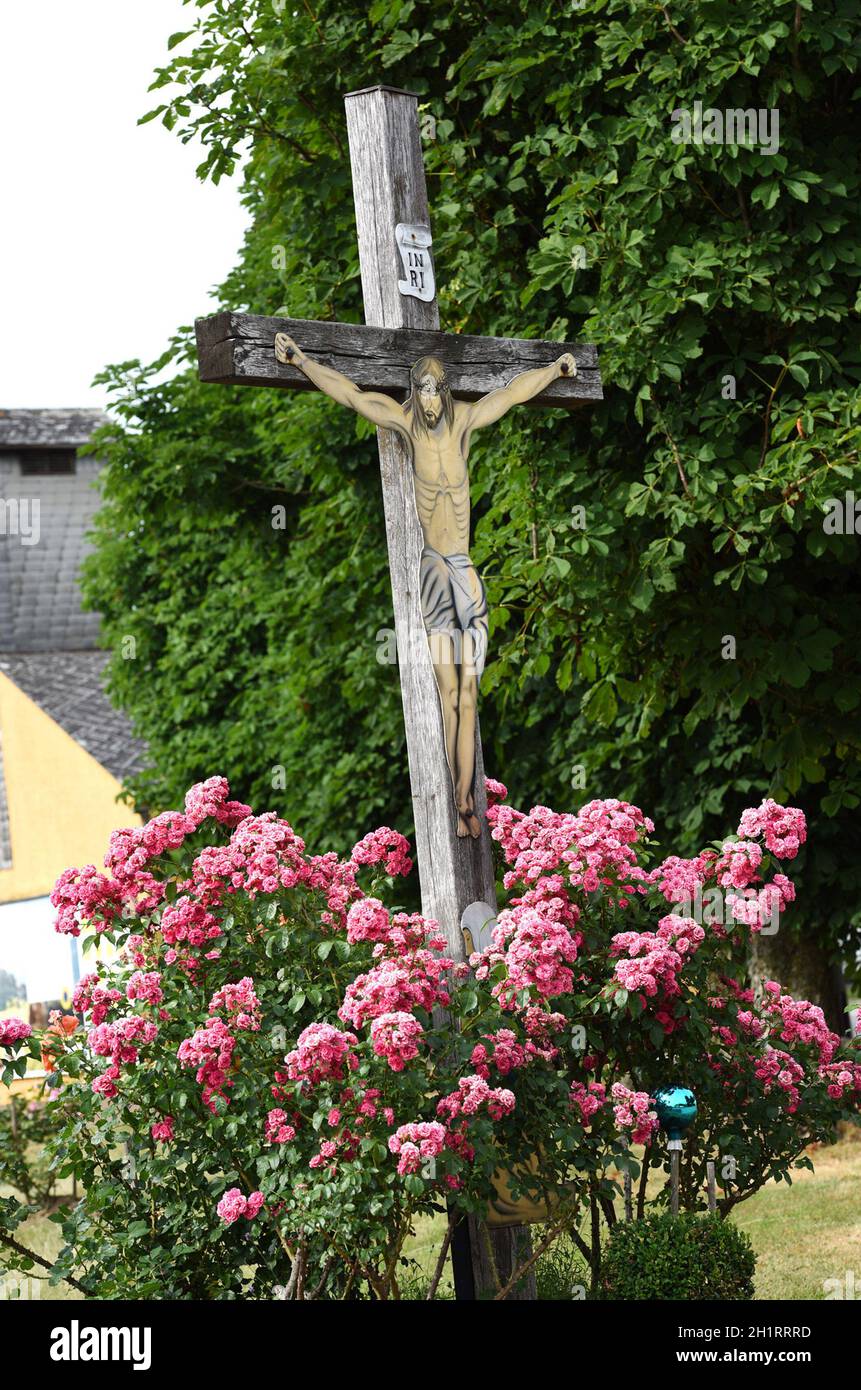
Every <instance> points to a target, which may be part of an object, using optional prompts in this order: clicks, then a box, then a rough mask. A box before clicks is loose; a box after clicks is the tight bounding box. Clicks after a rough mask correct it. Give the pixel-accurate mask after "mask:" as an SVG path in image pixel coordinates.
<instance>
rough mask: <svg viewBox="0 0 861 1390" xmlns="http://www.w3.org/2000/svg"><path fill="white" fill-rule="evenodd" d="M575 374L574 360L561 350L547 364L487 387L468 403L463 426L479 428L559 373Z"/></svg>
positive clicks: (469, 428)
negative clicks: (487, 388)
mask: <svg viewBox="0 0 861 1390" xmlns="http://www.w3.org/2000/svg"><path fill="white" fill-rule="evenodd" d="M576 375H577V364H576V362H575V361H574V358H573V357H572V356H571V353H570V352H566V353H563V355H562V356H561V357H559V358H557V360H556V361H555V362H551V364H550V366H549V367H537V368H536V369H535V370H534V371H531V372H523V373H521V375H520V376H516V377H515V378H514V380H513V381H510V382H509V383H508V385H507V386H500V387H499V389H498V390H497V391H489V392H488V393H487V395H486V396H482V398H481V400H479V401H476V402H475V403H474V404H473V405H471V406H470V407H469V410H468V414H467V417H466V422H465V423H466V429H467V430H478V429H481V428H482V426H483V425H492V424H493V423H494V421H496V420H499V419H501V418H502V416H503V415H504V414H505V412H506V411H507V410H510V409H511V407H512V406H513V405H525V404H526V402H527V401H531V400H532V397H533V396H537V395H538V393H539V391H546V389H547V387H548V386H549V385H550V383H551V382H552V381H556V380H557V379H558V378H559V377H560V376H569V377H571V376H576Z"/></svg>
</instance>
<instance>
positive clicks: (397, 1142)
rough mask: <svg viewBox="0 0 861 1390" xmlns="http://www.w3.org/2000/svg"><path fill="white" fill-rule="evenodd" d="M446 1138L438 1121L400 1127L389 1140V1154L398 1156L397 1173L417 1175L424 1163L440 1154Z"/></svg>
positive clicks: (444, 1129)
mask: <svg viewBox="0 0 861 1390" xmlns="http://www.w3.org/2000/svg"><path fill="white" fill-rule="evenodd" d="M446 1138H447V1133H446V1128H445V1126H444V1125H441V1124H440V1123H439V1121H438V1120H421V1121H418V1122H417V1123H413V1124H409V1125H401V1126H400V1128H399V1129H398V1130H396V1131H395V1133H394V1134H393V1135H391V1137H390V1139H389V1150H390V1152H391V1153H393V1154H397V1155H398V1172H399V1173H400V1174H401V1175H403V1174H405V1173H417V1172H418V1171H419V1169H420V1168H421V1166H422V1164H423V1163H424V1162H426V1161H427V1160H428V1159H431V1158H436V1156H437V1154H441V1153H442V1151H443V1149H444V1148H445V1146H446Z"/></svg>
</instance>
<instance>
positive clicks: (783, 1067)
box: [753, 1047, 804, 1114]
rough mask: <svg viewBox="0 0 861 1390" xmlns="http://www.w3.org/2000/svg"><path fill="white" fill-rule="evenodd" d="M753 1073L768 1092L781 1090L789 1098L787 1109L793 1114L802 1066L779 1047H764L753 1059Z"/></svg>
mask: <svg viewBox="0 0 861 1390" xmlns="http://www.w3.org/2000/svg"><path fill="white" fill-rule="evenodd" d="M753 1074H754V1076H755V1077H756V1079H757V1081H759V1082H760V1083H761V1084H762V1089H763V1090H764V1091H765V1092H766V1093H767V1094H768V1093H770V1092H772V1091H774V1090H781V1091H783V1093H784V1094H785V1095H786V1097H787V1099H788V1100H789V1105H788V1106H787V1109H788V1111H789V1113H790V1114H793V1113H794V1112H795V1111H796V1110H797V1109H798V1100H799V1095H800V1090H799V1087H800V1086H801V1085H802V1084H803V1082H804V1068H803V1066H802V1065H801V1063H800V1062H796V1060H795V1058H794V1057H791V1056H790V1055H789V1053H788V1052H784V1051H783V1050H782V1049H781V1048H775V1047H766V1048H765V1050H764V1051H763V1052H762V1053H761V1055H760V1056H759V1057H757V1058H756V1059H755V1062H754V1068H753Z"/></svg>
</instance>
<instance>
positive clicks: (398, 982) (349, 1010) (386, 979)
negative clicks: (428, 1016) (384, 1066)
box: [338, 949, 453, 1028]
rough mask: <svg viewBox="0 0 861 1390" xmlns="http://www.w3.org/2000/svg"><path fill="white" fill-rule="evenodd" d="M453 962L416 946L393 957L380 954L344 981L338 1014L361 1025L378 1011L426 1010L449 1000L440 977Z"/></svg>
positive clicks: (446, 983)
mask: <svg viewBox="0 0 861 1390" xmlns="http://www.w3.org/2000/svg"><path fill="white" fill-rule="evenodd" d="M452 964H453V962H452V961H451V960H449V959H448V957H446V956H438V955H437V954H435V952H434V951H431V950H425V949H419V950H417V951H411V952H410V953H409V954H408V955H406V956H402V957H400V958H397V959H389V958H383V959H382V960H380V961H379V963H378V964H377V965H375V966H373V967H372V969H371V970H369V971H367V973H366V974H364V975H358V976H357V977H356V979H355V980H353V981H352V982H351V984H350V985H348V987H347V990H346V992H345V994H344V1001H343V1003H342V1004H341V1007H340V1009H339V1010H338V1017H339V1018H340V1019H342V1020H343V1022H344V1023H351V1024H352V1025H353V1027H354V1028H361V1027H363V1026H364V1024H366V1023H368V1022H370V1021H371V1020H372V1019H375V1018H379V1017H380V1015H381V1014H392V1013H407V1012H410V1011H411V1010H413V1009H419V1008H420V1009H426V1010H427V1011H428V1012H430V1010H431V1009H433V1008H434V1007H435V1006H436V1005H437V1004H439V1005H441V1006H442V1007H445V1006H446V1005H448V1004H450V1003H451V995H450V993H449V990H448V982H447V980H446V979H445V978H444V977H445V975H446V973H447V972H448V971H449V970H451V968H452Z"/></svg>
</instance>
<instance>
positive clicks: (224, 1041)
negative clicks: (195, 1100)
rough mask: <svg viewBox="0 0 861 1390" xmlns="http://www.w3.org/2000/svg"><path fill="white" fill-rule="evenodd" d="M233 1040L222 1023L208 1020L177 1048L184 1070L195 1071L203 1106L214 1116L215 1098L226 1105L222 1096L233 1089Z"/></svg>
mask: <svg viewBox="0 0 861 1390" xmlns="http://www.w3.org/2000/svg"><path fill="white" fill-rule="evenodd" d="M235 1047H236V1039H235V1038H234V1036H233V1034H232V1033H231V1031H230V1029H229V1028H228V1027H227V1025H226V1024H225V1022H224V1020H223V1019H220V1018H208V1019H207V1020H206V1023H205V1025H204V1026H203V1028H198V1030H197V1032H196V1033H194V1034H193V1035H192V1037H190V1038H185V1039H184V1040H183V1041H182V1042H181V1043H180V1045H179V1049H178V1051H177V1054H176V1055H177V1057H178V1058H179V1061H180V1064H181V1065H182V1066H184V1067H197V1072H196V1075H195V1080H196V1081H197V1083H198V1085H199V1086H202V1087H203V1103H204V1105H205V1106H206V1107H207V1109H209V1110H211V1111H212V1113H213V1114H215V1113H216V1105H215V1099H214V1098H215V1096H221V1098H222V1100H224V1101H225V1102H227V1101H228V1097H227V1095H226V1094H225V1092H226V1091H227V1090H228V1088H229V1087H231V1086H232V1085H233V1082H232V1081H231V1080H229V1072H230V1070H231V1067H232V1065H233V1052H234V1049H235Z"/></svg>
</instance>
